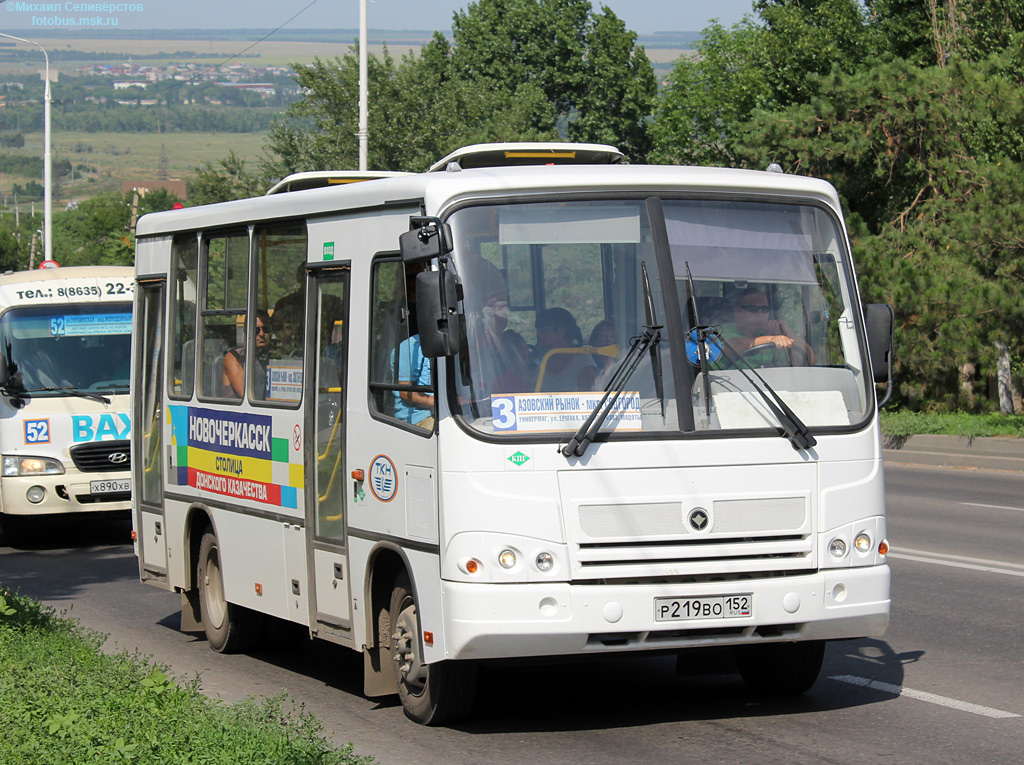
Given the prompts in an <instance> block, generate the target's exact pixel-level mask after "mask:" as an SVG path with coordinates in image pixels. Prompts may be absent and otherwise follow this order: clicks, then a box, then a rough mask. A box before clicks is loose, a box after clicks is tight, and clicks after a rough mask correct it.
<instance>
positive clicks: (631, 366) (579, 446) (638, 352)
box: [561, 327, 661, 457]
mask: <svg viewBox="0 0 1024 765" xmlns="http://www.w3.org/2000/svg"><path fill="white" fill-rule="evenodd" d="M659 340H661V327H644V328H643V331H642V332H641V334H639V335H637V336H636V337H634V338H633V339H632V340H631V341H630V346H629V352H628V353H627V354H626V355H625V357H624V358H623V359H622V361H620V362H619V364H618V366H616V367H615V373H614V374H613V375H612V379H611V380H609V381H608V385H607V387H606V388H605V390H604V395H603V396H601V400H600V401H598V402H597V406H595V407H594V409H593V410H592V411H591V412H590V416H588V417H587V419H586V420H585V421H584V422H583V424H582V425H580V427H579V429H578V430H577V431H576V432H575V433H574V434H573V436H572V438H570V439H569V443H567V444H566V445H565V446H564V447H562V449H561V452H562V454H564V455H565V456H566V457H571V456H574V455H575V456H577V457H582V456H583V454H584V453H585V452H586V451H587V447H588V446H590V444H591V443H593V441H594V437H595V436H596V435H597V432H598V431H599V430H600V429H601V426H602V425H603V424H604V421H605V420H606V419H607V418H608V415H609V414H610V413H611V410H612V407H613V406H615V402H616V401H618V399H619V395H620V394H621V393H622V391H623V390H624V389H625V387H626V383H628V382H629V378H630V377H632V376H633V372H635V371H636V368H637V367H638V366H639V365H640V361H641V360H642V359H643V356H644V351H646V350H647V349H648V348H649V347H651V346H653V345H654V344H655V343H657V342H658V341H659Z"/></svg>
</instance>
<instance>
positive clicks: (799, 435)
mask: <svg viewBox="0 0 1024 765" xmlns="http://www.w3.org/2000/svg"><path fill="white" fill-rule="evenodd" d="M704 329H705V330H706V331H707V335H708V337H709V338H711V339H713V340H714V341H715V344H716V345H717V346H718V347H719V348H721V350H722V353H723V354H724V355H725V357H726V358H727V359H729V361H730V362H731V363H732V365H733V367H735V368H736V369H737V370H739V372H740V373H741V374H742V375H743V376H744V377H745V378H747V382H748V383H750V387H751V388H753V389H754V391H756V392H757V394H758V395H759V396H760V397H761V398H762V399H763V400H764V403H765V404H766V405H767V406H768V408H769V409H770V410H771V413H772V414H773V415H774V416H775V419H776V420H778V421H779V425H781V426H782V431H783V433H784V434H785V436H786V438H788V439H789V442H790V443H791V444H792V445H793V448H794V449H798V450H799V449H810V448H811V447H812V446H814V445H815V444H817V443H818V442H817V440H816V439H815V438H814V436H812V435H811V434H810V431H809V429H808V428H807V426H806V425H805V424H804V423H803V420H801V419H800V418H799V417H798V416H797V414H796V412H794V411H793V410H792V409H791V408H790V406H789V404H787V403H786V402H785V401H784V400H783V398H782V396H780V395H779V394H778V393H776V391H775V389H774V388H773V387H772V386H771V385H769V384H768V381H767V380H765V379H764V378H763V377H761V375H760V374H759V373H758V371H757V370H756V369H755V368H754V367H753V366H752V365H751V364H750V363H749V362H748V361H747V360H746V359H744V358H742V357H741V355H740V354H738V353H736V352H735V351H734V350H733V349H732V348H730V347H729V345H728V343H726V342H725V341H724V340H723V339H722V335H721V334H720V333H719V332H718V330H716V329H714V328H713V327H705V328H704ZM744 367H746V369H744ZM748 369H749V370H750V371H751V372H753V373H754V377H756V378H757V379H758V382H760V383H761V385H757V384H756V383H755V382H754V380H753V378H751V376H750V375H749V374H747V370H748ZM762 386H763V387H762ZM704 395H705V399H706V398H707V393H705V394H704Z"/></svg>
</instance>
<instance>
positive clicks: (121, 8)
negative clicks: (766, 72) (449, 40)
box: [0, 0, 752, 36]
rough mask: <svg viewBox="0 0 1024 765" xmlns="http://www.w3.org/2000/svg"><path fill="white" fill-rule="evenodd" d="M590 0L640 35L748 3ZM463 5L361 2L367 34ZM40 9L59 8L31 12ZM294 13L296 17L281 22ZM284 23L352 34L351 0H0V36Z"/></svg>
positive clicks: (410, 25)
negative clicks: (30, 32)
mask: <svg viewBox="0 0 1024 765" xmlns="http://www.w3.org/2000/svg"><path fill="white" fill-rule="evenodd" d="M0 1H2V0H0ZM591 2H592V4H593V5H594V7H595V9H596V8H599V7H600V6H601V5H606V6H608V7H609V8H610V9H611V10H612V11H613V12H614V13H615V15H616V16H618V17H619V18H621V19H622V20H623V21H625V23H626V26H627V27H628V28H629V29H631V30H633V31H634V32H637V33H640V34H649V33H652V32H699V31H700V30H702V29H703V28H704V27H705V26H707V24H708V21H709V20H710V19H712V18H717V19H718V20H719V21H720V22H721V23H722V24H724V25H725V26H731V25H732V24H734V23H736V22H737V21H739V20H740V19H741V18H742V17H743V14H744V13H747V12H749V11H750V7H751V4H752V0H714V1H713V2H708V1H707V0H604V1H603V2H602V1H601V0H591ZM76 4H80V5H81V6H84V7H85V8H88V6H90V5H93V6H99V7H104V6H105V7H108V8H111V9H113V10H110V11H106V12H101V13H96V12H90V11H85V12H75V11H74V10H70V9H72V8H73V7H74V6H75V5H76ZM467 5H468V2H467V0H368V2H367V25H368V26H369V27H370V28H371V29H393V30H399V29H422V30H430V31H433V30H447V29H450V28H451V19H452V15H453V14H454V12H455V11H456V10H464V9H465V8H466V6H467ZM47 6H51V7H56V8H59V9H60V10H59V11H57V12H39V11H38V10H36V9H38V8H39V7H47ZM307 6H308V7H307ZM303 9H305V10H303ZM299 11H302V12H301V13H299ZM296 13H298V14H299V15H298V16H296V17H295V18H294V19H292V20H291V21H288V20H289V19H290V18H291V17H292V16H295V14H296ZM89 19H96V20H93V21H89ZM83 22H84V23H83ZM285 22H288V23H287V26H288V27H291V28H296V29H303V28H305V29H308V28H321V29H357V28H358V27H359V0H313V2H312V3H310V0H284V1H283V2H282V0H212V1H211V0H139V1H138V2H131V1H130V0H76V1H75V2H67V3H66V2H64V0H60V2H49V1H48V0H6V2H5V3H4V4H3V5H0V31H5V30H14V29H17V30H21V31H27V30H31V29H42V28H46V29H47V30H53V29H56V28H61V27H64V28H67V29H68V31H72V26H73V25H74V28H75V31H83V32H85V31H88V32H89V34H90V36H95V34H96V33H100V32H102V31H103V29H104V28H117V29H122V30H123V29H183V28H200V29H237V28H248V29H252V28H261V29H273V28H275V27H278V26H280V25H281V24H284V23H285ZM87 24H91V25H90V26H86V25H87ZM104 25H105V26H104Z"/></svg>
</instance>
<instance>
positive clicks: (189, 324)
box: [170, 234, 199, 398]
mask: <svg viewBox="0 0 1024 765" xmlns="http://www.w3.org/2000/svg"><path fill="white" fill-rule="evenodd" d="M171 253H172V258H173V260H174V263H175V264H176V265H175V279H174V282H173V285H174V287H173V289H174V301H173V304H172V310H173V314H172V316H171V331H172V333H173V334H172V339H171V360H172V363H171V370H170V373H171V374H170V389H171V394H172V395H174V396H179V395H180V396H182V397H183V398H191V397H192V391H193V390H194V387H193V386H194V383H195V373H196V370H195V363H196V340H195V338H196V298H197V294H196V293H197V286H196V285H197V284H198V283H199V248H198V239H197V238H196V235H195V234H185V235H182V236H176V237H174V242H173V244H172V245H171Z"/></svg>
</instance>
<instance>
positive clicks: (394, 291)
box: [370, 260, 434, 430]
mask: <svg viewBox="0 0 1024 765" xmlns="http://www.w3.org/2000/svg"><path fill="white" fill-rule="evenodd" d="M407 276H408V277H413V276H414V272H412V271H409V272H408V273H407V270H406V266H405V265H404V264H403V263H402V261H400V260H378V261H377V262H376V263H375V264H374V266H373V286H372V288H371V289H372V291H373V293H372V295H373V297H372V300H373V303H372V315H371V319H370V347H371V348H372V351H371V353H372V356H371V359H370V391H371V402H372V407H373V410H374V411H375V412H377V413H378V414H381V415H384V416H385V417H389V418H394V419H395V420H399V421H401V422H405V423H408V424H410V425H416V426H418V427H421V428H423V429H424V430H430V429H432V428H433V414H434V412H433V405H432V404H431V403H429V402H430V401H432V399H433V394H432V392H431V391H424V390H423V389H424V388H426V387H427V386H429V385H431V367H430V360H429V359H425V358H423V354H422V353H421V352H420V351H419V334H418V333H417V331H416V326H415V322H416V320H415V310H414V309H415V306H414V305H413V304H412V303H411V301H410V299H409V296H408V295H407V291H408V289H410V288H411V287H408V286H407V284H411V278H410V279H407ZM415 386H419V387H420V389H421V390H420V391H417V394H419V395H417V396H416V397H415V399H413V397H412V396H411V395H410V394H411V393H412V392H411V391H408V390H406V389H407V388H409V387H415ZM403 394H404V395H403Z"/></svg>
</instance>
